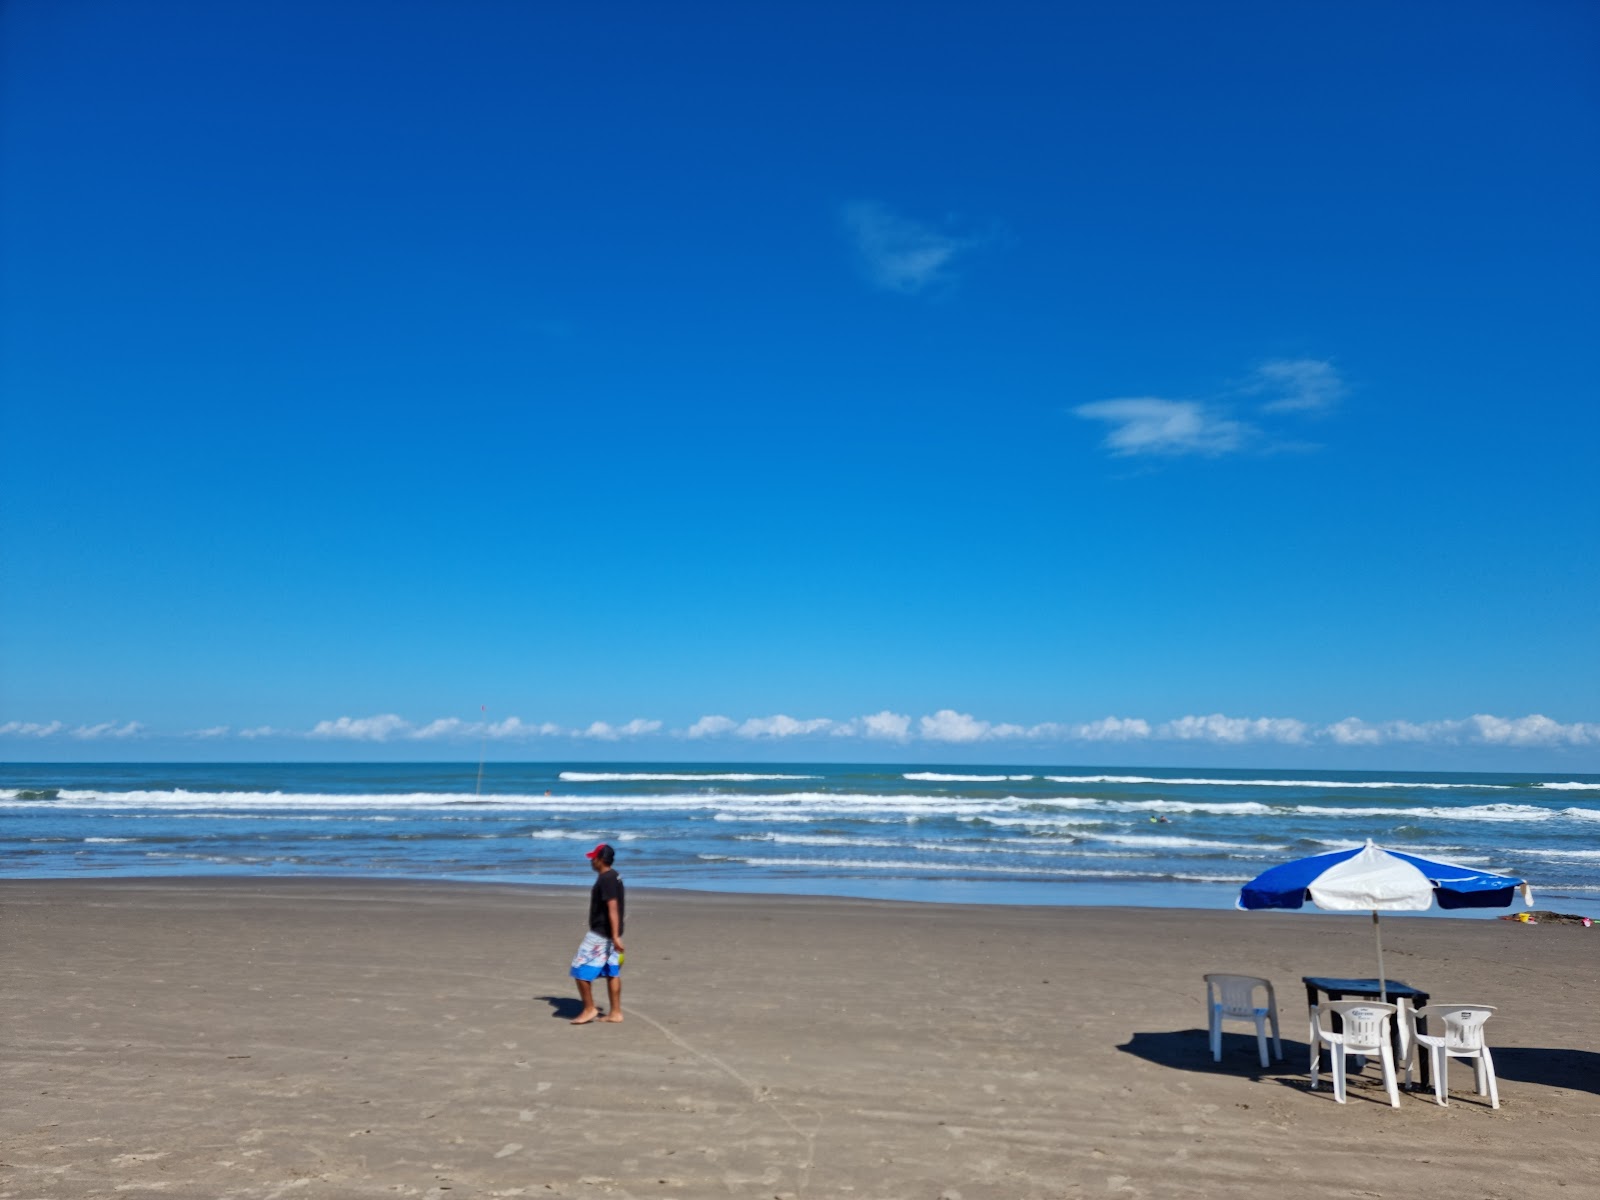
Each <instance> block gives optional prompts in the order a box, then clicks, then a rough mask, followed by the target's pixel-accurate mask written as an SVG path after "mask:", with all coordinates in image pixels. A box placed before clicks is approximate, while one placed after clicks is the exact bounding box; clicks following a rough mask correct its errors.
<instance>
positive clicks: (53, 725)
mask: <svg viewBox="0 0 1600 1200" xmlns="http://www.w3.org/2000/svg"><path fill="white" fill-rule="evenodd" d="M65 728H66V726H65V725H63V724H62V723H61V722H60V721H50V722H48V723H46V724H41V723H39V722H37V721H7V722H6V723H5V724H4V725H0V737H34V738H47V737H54V736H55V735H56V734H58V733H60V732H61V731H62V730H63V729H65Z"/></svg>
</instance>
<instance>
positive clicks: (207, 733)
mask: <svg viewBox="0 0 1600 1200" xmlns="http://www.w3.org/2000/svg"><path fill="white" fill-rule="evenodd" d="M231 732H233V727H232V726H231V725H213V726H211V727H210V728H209V729H191V730H190V731H189V732H188V733H186V734H184V736H185V737H192V738H202V739H211V738H221V737H227V736H228V734H230V733H231Z"/></svg>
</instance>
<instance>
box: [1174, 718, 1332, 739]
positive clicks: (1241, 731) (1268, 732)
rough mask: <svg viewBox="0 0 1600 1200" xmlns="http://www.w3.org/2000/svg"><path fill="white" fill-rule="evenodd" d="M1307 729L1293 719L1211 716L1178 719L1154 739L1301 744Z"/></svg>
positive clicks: (1302, 722)
mask: <svg viewBox="0 0 1600 1200" xmlns="http://www.w3.org/2000/svg"><path fill="white" fill-rule="evenodd" d="M1310 732H1311V727H1310V726H1309V725H1307V724H1306V723H1305V722H1304V721H1297V720H1295V719H1294V718H1293V717H1225V716H1223V715H1222V714H1221V713H1212V714H1211V715H1210V716H1207V717H1193V716H1191V717H1179V718H1178V719H1177V720H1175V721H1168V722H1167V723H1166V724H1164V725H1162V726H1161V727H1160V729H1159V730H1158V731H1157V733H1156V736H1157V737H1160V738H1166V739H1170V740H1173V741H1180V742H1221V743H1225V744H1228V745H1239V744H1241V743H1244V742H1286V743H1291V744H1295V743H1301V742H1304V741H1305V740H1306V735H1307V734H1309V733H1310Z"/></svg>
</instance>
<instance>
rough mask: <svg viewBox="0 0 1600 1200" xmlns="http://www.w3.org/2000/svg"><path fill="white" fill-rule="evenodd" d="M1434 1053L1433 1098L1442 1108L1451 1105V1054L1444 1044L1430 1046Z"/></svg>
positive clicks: (1431, 1051)
mask: <svg viewBox="0 0 1600 1200" xmlns="http://www.w3.org/2000/svg"><path fill="white" fill-rule="evenodd" d="M1429 1050H1430V1053H1432V1055H1433V1098H1434V1099H1435V1100H1437V1101H1438V1102H1439V1107H1440V1108H1448V1107H1450V1096H1449V1091H1450V1056H1449V1055H1448V1054H1446V1053H1445V1052H1444V1047H1443V1046H1432V1047H1430V1048H1429Z"/></svg>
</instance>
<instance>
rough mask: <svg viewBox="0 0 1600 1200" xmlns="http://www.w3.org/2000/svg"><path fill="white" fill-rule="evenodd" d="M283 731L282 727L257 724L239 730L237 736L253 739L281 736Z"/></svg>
mask: <svg viewBox="0 0 1600 1200" xmlns="http://www.w3.org/2000/svg"><path fill="white" fill-rule="evenodd" d="M284 732H285V731H284V730H282V729H274V728H273V727H272V726H271V725H257V726H255V727H254V728H253V729H241V730H239V736H240V737H242V738H250V739H252V740H253V739H255V738H264V737H281V736H282V735H283V733H284Z"/></svg>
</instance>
